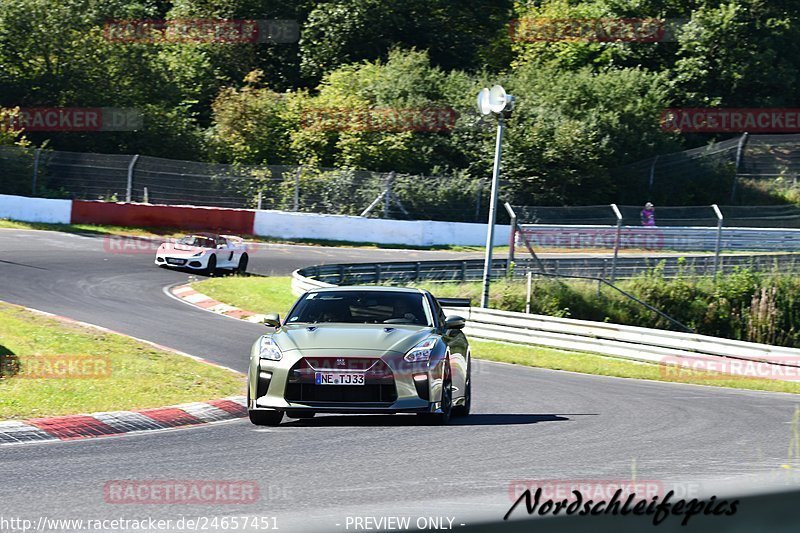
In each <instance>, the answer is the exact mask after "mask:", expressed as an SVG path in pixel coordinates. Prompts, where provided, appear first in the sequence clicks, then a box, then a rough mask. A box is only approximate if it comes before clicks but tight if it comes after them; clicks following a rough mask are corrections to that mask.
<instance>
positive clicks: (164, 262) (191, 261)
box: [154, 254, 208, 270]
mask: <svg viewBox="0 0 800 533" xmlns="http://www.w3.org/2000/svg"><path fill="white" fill-rule="evenodd" d="M154 263H155V264H156V265H158V266H167V267H173V268H189V269H194V270H203V269H205V268H207V267H208V256H207V255H201V256H200V257H191V256H190V257H185V256H174V255H165V254H157V255H156V259H155V261H154Z"/></svg>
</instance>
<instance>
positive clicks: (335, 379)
mask: <svg viewBox="0 0 800 533" xmlns="http://www.w3.org/2000/svg"><path fill="white" fill-rule="evenodd" d="M314 383H316V384H317V385H363V384H364V374H345V373H343V372H315V373H314Z"/></svg>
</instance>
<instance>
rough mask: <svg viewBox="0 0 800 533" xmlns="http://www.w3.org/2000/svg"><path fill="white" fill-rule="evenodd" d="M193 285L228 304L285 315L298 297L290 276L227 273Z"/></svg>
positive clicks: (258, 311)
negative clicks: (294, 292)
mask: <svg viewBox="0 0 800 533" xmlns="http://www.w3.org/2000/svg"><path fill="white" fill-rule="evenodd" d="M191 286H192V288H193V289H194V290H196V291H199V292H202V293H203V294H205V295H207V296H210V297H211V298H214V299H215V300H219V301H220V302H225V303H226V304H228V305H233V306H235V307H238V308H240V309H246V310H248V311H252V312H254V313H280V315H281V316H282V317H283V316H285V315H286V313H287V312H288V311H289V308H290V307H291V306H292V304H293V303H294V301H295V300H297V297H296V296H294V295H293V294H292V278H291V277H290V276H280V277H255V276H252V277H250V276H226V277H224V278H210V279H207V280H203V281H196V282H194V283H192V285H191Z"/></svg>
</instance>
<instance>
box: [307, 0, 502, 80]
mask: <svg viewBox="0 0 800 533" xmlns="http://www.w3.org/2000/svg"><path fill="white" fill-rule="evenodd" d="M510 14H511V1H510V0H329V1H323V2H319V3H318V5H317V6H316V7H315V8H314V9H313V10H312V11H311V12H310V13H309V15H308V22H307V23H306V24H305V26H304V28H303V37H302V40H301V43H300V54H301V67H302V71H303V73H304V74H305V75H306V76H309V77H310V78H311V79H312V80H319V79H321V78H322V77H323V76H324V75H325V74H326V73H329V72H332V71H333V70H335V69H336V68H337V67H339V66H341V65H345V64H349V63H356V62H359V61H363V60H369V61H374V60H385V59H387V58H388V54H389V51H390V50H392V49H393V48H395V47H403V48H417V49H419V50H427V51H428V52H429V54H430V58H431V61H432V63H433V64H434V65H436V66H439V67H441V68H443V69H446V70H453V69H462V70H478V69H480V68H481V67H482V66H483V65H489V66H491V67H494V68H496V69H499V68H502V67H504V66H505V65H506V64H507V63H508V61H509V60H510V58H511V57H510V50H509V49H508V47H507V44H508V43H507V39H505V37H504V36H505V32H506V23H507V20H508V18H509V16H510Z"/></svg>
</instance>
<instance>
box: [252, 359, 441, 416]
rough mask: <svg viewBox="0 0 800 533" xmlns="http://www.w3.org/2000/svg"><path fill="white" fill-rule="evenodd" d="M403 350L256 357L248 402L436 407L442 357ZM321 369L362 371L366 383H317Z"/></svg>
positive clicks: (295, 406)
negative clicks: (417, 358)
mask: <svg viewBox="0 0 800 533" xmlns="http://www.w3.org/2000/svg"><path fill="white" fill-rule="evenodd" d="M356 351H357V350H351V352H356ZM288 353H289V354H291V353H292V352H288ZM403 355H404V354H384V355H382V356H380V357H375V356H371V357H370V356H364V355H350V356H348V357H338V358H337V357H327V356H326V357H314V356H309V355H306V356H305V357H302V356H299V355H295V356H291V355H289V356H288V357H287V355H286V353H285V354H284V358H283V359H282V360H281V361H269V360H260V359H258V358H257V357H253V358H251V366H250V371H249V383H248V386H249V387H250V398H251V402H250V405H249V406H248V408H249V409H250V410H259V409H269V410H280V411H286V410H292V411H314V412H328V413H427V412H436V410H437V409H438V408H439V404H438V403H437V401H438V400H439V399H440V397H441V384H442V380H441V375H442V372H441V362H439V363H437V362H436V361H432V362H425V363H408V362H406V361H405V360H404V359H403ZM342 361H344V364H342ZM317 372H345V373H363V374H364V378H365V380H364V381H365V383H364V384H363V385H321V384H316V383H315V381H316V380H315V375H316V373H317Z"/></svg>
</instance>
